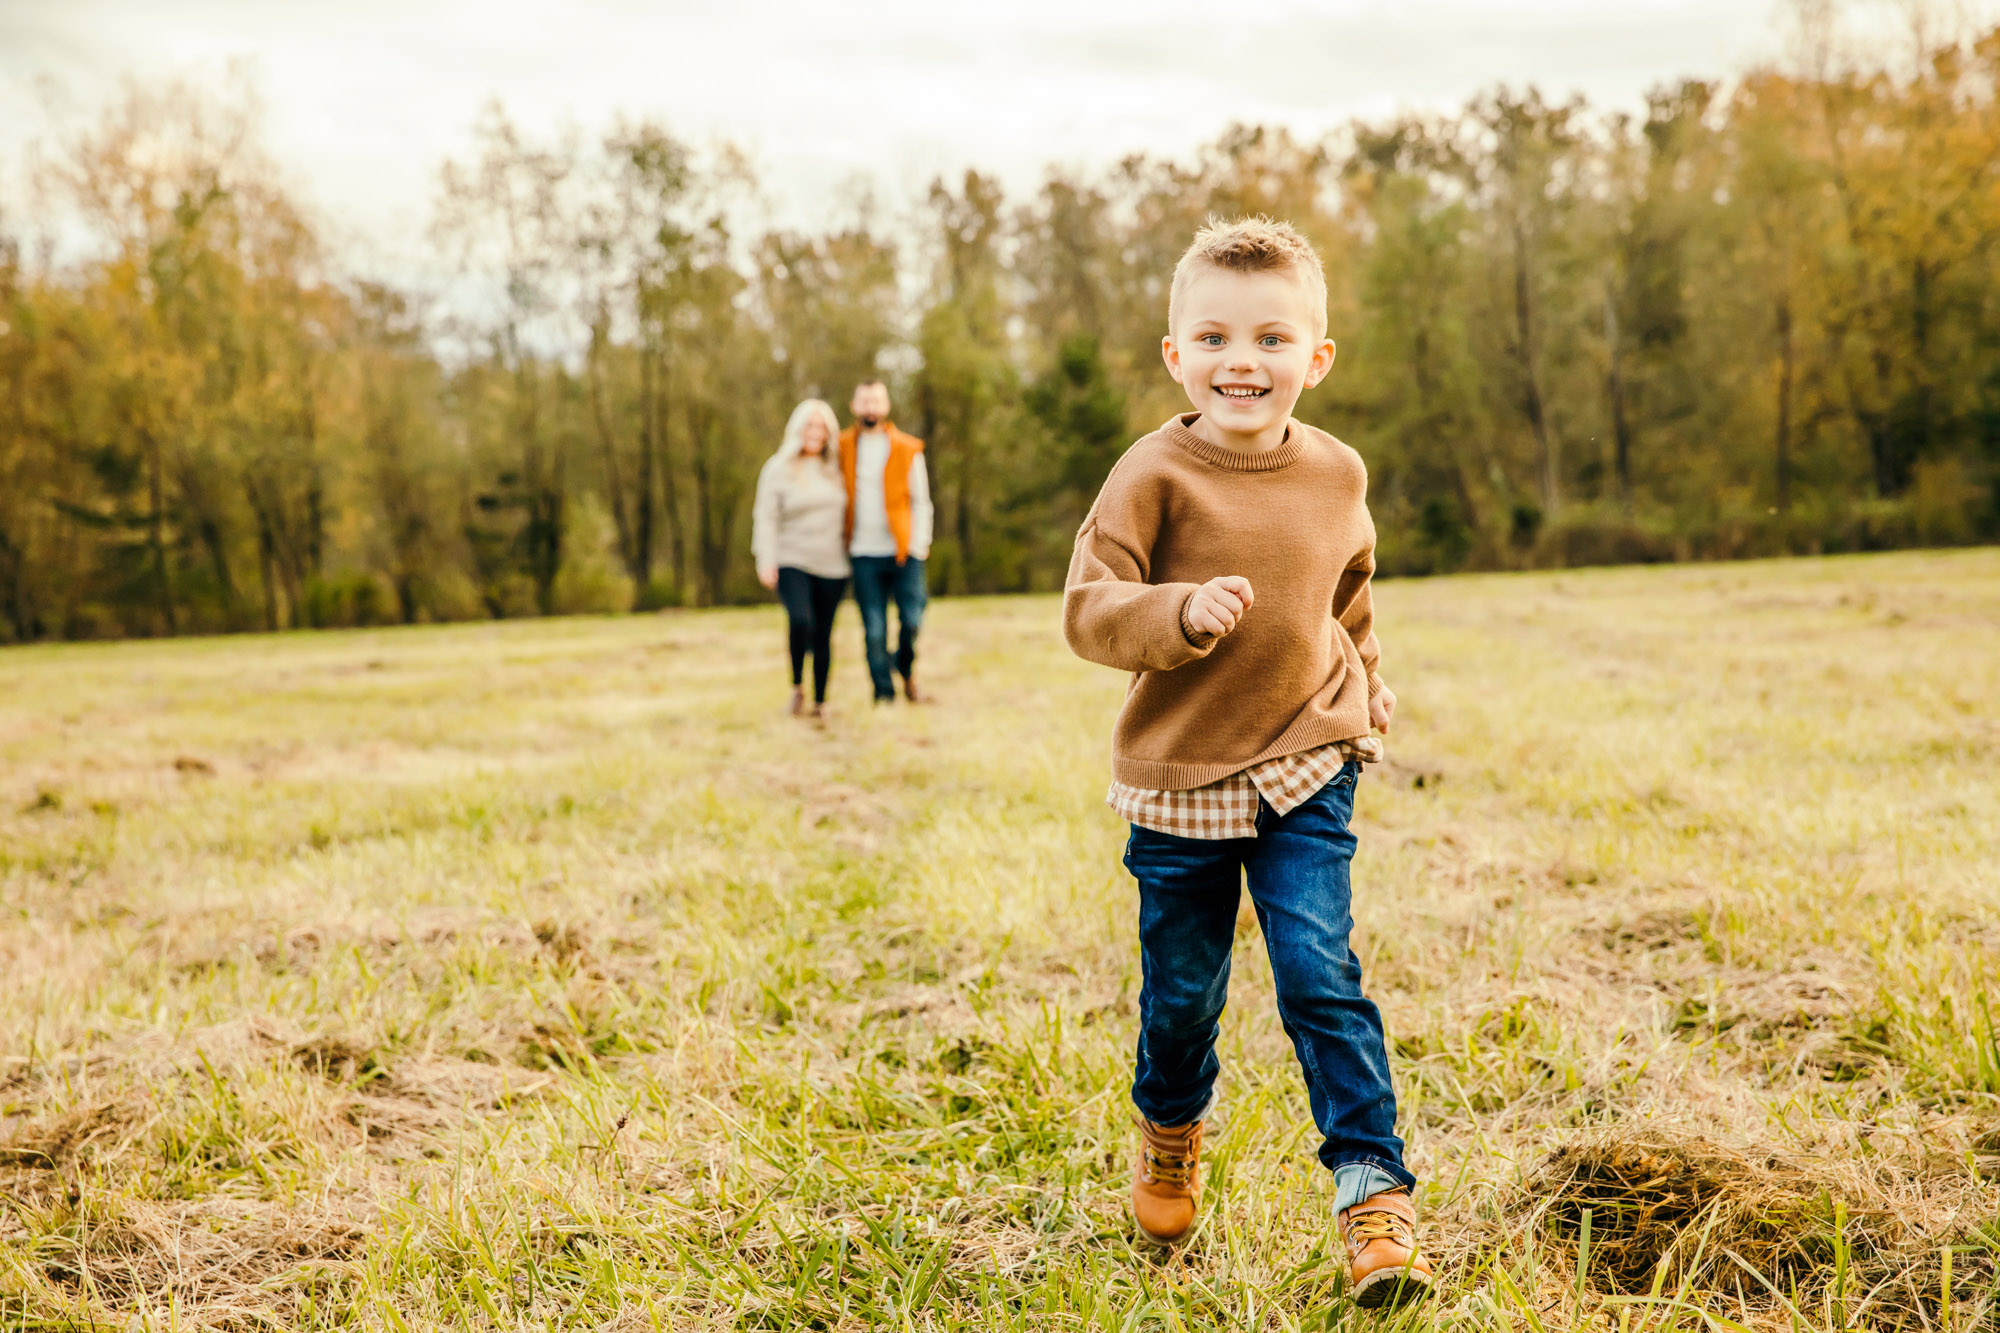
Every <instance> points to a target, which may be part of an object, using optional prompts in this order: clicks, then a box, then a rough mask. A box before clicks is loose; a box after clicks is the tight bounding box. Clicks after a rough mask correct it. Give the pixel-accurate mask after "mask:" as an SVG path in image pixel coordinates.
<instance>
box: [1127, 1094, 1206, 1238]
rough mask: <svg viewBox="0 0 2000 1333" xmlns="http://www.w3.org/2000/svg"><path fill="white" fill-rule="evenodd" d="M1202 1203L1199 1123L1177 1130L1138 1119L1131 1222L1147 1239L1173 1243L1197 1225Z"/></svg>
mask: <svg viewBox="0 0 2000 1333" xmlns="http://www.w3.org/2000/svg"><path fill="white" fill-rule="evenodd" d="M1200 1202H1201V1121H1199V1120H1195V1121H1192V1122H1190V1123H1188V1124H1185V1125H1180V1126H1178V1127H1175V1128H1172V1129H1170V1128H1168V1127H1167V1126H1165V1125H1156V1124H1154V1123H1153V1122H1152V1121H1150V1120H1148V1119H1146V1118H1145V1117H1144V1116H1141V1117H1140V1118H1139V1161H1138V1164H1137V1165H1136V1166H1135V1167H1134V1168H1133V1170H1132V1218H1133V1220H1134V1221H1136V1222H1137V1223H1138V1224H1139V1230H1140V1231H1142V1232H1144V1233H1145V1234H1146V1238H1147V1239H1148V1240H1155V1241H1158V1242H1159V1243H1160V1244H1162V1245H1171V1244H1173V1243H1174V1242H1175V1241H1177V1240H1179V1239H1180V1238H1181V1237H1183V1236H1185V1235H1187V1233H1188V1228H1189V1227H1192V1226H1193V1225H1194V1210H1195V1207H1196V1206H1197V1205H1198V1204H1200Z"/></svg>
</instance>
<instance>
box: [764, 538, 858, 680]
mask: <svg viewBox="0 0 2000 1333" xmlns="http://www.w3.org/2000/svg"><path fill="white" fill-rule="evenodd" d="M846 591H847V580H846V579H823V578H821V577H819V575H817V574H808V573H806V572H805V571H804V570H803V569H794V568H792V567H791V566H790V565H782V566H780V567H779V569H778V600H779V601H781V602H783V603H784V604H785V618H786V619H787V620H788V621H789V622H790V623H791V630H790V637H791V649H792V684H793V685H794V686H796V685H798V684H799V683H800V682H801V681H803V680H804V679H805V671H806V652H807V651H808V650H810V651H811V652H812V659H813V702H814V703H816V704H823V703H825V702H826V673H827V672H828V671H830V670H831V669H832V668H833V616H834V613H835V612H836V611H838V610H840V597H841V594H842V593H844V592H846Z"/></svg>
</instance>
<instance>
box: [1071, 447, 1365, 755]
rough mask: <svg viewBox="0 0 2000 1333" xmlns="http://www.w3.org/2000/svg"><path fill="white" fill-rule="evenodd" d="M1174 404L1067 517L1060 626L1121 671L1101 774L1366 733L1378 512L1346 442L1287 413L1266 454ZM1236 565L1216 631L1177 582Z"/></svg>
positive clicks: (1089, 654)
mask: <svg viewBox="0 0 2000 1333" xmlns="http://www.w3.org/2000/svg"><path fill="white" fill-rule="evenodd" d="M1192 419H1193V418H1192V417H1189V418H1185V419H1184V418H1176V419H1174V420H1172V421H1169V422H1167V423H1166V425H1164V426H1162V427H1161V428H1160V429H1159V430H1156V431H1154V432H1153V433H1152V434H1151V435H1148V436H1146V437H1145V438H1143V439H1141V440H1140V441H1139V442H1138V443H1136V444H1134V445H1133V446H1132V447H1131V448H1130V449H1128V450H1126V452H1125V455H1124V457H1122V458H1121V459H1119V460H1118V465H1117V466H1116V467H1114V468H1112V469H1111V475H1110V476H1109V477H1107V478H1106V479H1105V482H1104V488H1103V489H1102V490H1101V491H1099V492H1098V496H1097V501H1096V503H1095V504H1093V505H1092V506H1091V508H1090V513H1089V515H1088V516H1086V517H1085V519H1084V521H1083V527H1082V529H1081V530H1080V531H1078V533H1077V535H1076V548H1075V551H1074V553H1073V554H1072V555H1071V557H1070V566H1069V580H1068V584H1067V587H1066V589H1065V591H1064V594H1063V635H1064V637H1065V638H1066V639H1068V641H1069V646H1070V647H1071V649H1073V650H1074V651H1075V652H1076V654H1077V655H1078V656H1080V657H1083V658H1086V659H1088V660H1090V661H1092V662H1098V663H1102V664H1103V665H1105V666H1109V667H1115V668H1117V669H1119V670H1121V671H1130V672H1133V673H1134V676H1133V679H1132V684H1131V688H1130V690H1129V691H1128V692H1127V694H1126V696H1125V706H1124V708H1123V709H1122V710H1120V712H1119V714H1118V722H1117V725H1116V726H1115V727H1114V728H1113V730H1112V738H1111V773H1112V777H1113V778H1115V779H1116V780H1117V781H1119V782H1122V783H1127V784H1129V785H1131V786H1134V787H1148V788H1153V789H1155V790H1161V791H1182V790H1186V789H1188V788H1191V787H1200V786H1204V785H1206V784H1208V783H1210V782H1214V781H1216V780H1217V779H1220V778H1225V777H1228V776H1229V775H1230V774H1231V773H1236V772H1240V771H1242V770H1243V769H1245V768H1248V767H1250V766H1251V765H1252V764H1257V763H1261V762H1263V761H1264V760H1266V759H1274V758H1276V757H1278V756H1280V755H1286V754H1293V753H1296V752H1298V751H1301V750H1310V749H1312V748H1314V747H1315V746H1320V745H1326V744H1328V743H1330V742H1333V741H1341V740H1348V739H1351V738H1353V737H1356V736H1366V735H1367V734H1368V727H1369V724H1368V700H1369V698H1370V697H1371V696H1372V695H1374V694H1375V693H1376V692H1377V691H1379V690H1380V689H1381V688H1382V681H1381V678H1380V676H1378V675H1377V674H1376V666H1377V662H1378V659H1379V655H1380V650H1379V648H1378V646H1377V644H1376V642H1375V628H1374V604H1373V601H1372V599H1371V597H1370V595H1369V589H1368V580H1369V576H1370V575H1371V574H1373V573H1374V570H1375V525H1374V523H1373V521H1371V520H1370V518H1369V517H1368V505H1367V491H1368V474H1367V471H1366V469H1365V468H1364V467H1363V465H1362V462H1361V456H1360V455H1359V454H1357V453H1355V452H1354V451H1353V450H1352V449H1350V448H1348V447H1347V446H1346V445H1344V444H1342V443H1341V442H1340V441H1339V440H1336V439H1334V438H1333V437H1332V436H1331V435H1328V434H1327V433H1326V432H1325V431H1321V430H1315V429H1314V428H1312V427H1311V426H1305V425H1301V424H1300V423H1299V422H1297V421H1294V422H1292V423H1291V425H1290V428H1289V430H1288V432H1287V434H1286V437H1285V441H1284V443H1283V444H1281V445H1279V446H1278V447H1277V448H1276V449H1274V450H1271V451H1270V452H1269V453H1263V454H1245V453H1239V452H1237V451H1235V450H1232V449H1225V448H1221V447H1219V446H1217V445H1213V444H1210V443H1209V442H1208V441H1206V440H1204V439H1202V438H1201V437H1200V436H1199V435H1196V434H1195V433H1194V432H1193V431H1191V430H1189V429H1188V428H1187V424H1186V423H1187V422H1188V421H1191V420H1192ZM1224 574H1240V575H1242V576H1243V577H1245V578H1247V579H1249V580H1250V586H1251V587H1252V589H1253V590H1254V591H1255V594H1256V600H1255V604H1254V605H1253V606H1252V607H1251V608H1250V610H1249V611H1247V612H1245V613H1244V615H1243V618H1242V619H1241V620H1240V621H1239V622H1238V623H1237V626H1236V628H1235V630H1234V631H1233V632H1231V633H1230V634H1227V635H1225V636H1223V637H1222V638H1220V639H1217V638H1215V637H1213V636H1211V635H1203V634H1197V633H1194V632H1193V631H1191V630H1189V629H1188V627H1187V624H1186V621H1185V620H1184V619H1183V612H1184V610H1185V608H1186V606H1187V601H1188V598H1189V597H1191V596H1192V595H1193V594H1194V590H1195V589H1196V588H1197V587H1199V586H1200V585H1201V584H1203V583H1205V582H1207V581H1208V580H1209V579H1212V578H1216V577H1218V576H1220V575H1224Z"/></svg>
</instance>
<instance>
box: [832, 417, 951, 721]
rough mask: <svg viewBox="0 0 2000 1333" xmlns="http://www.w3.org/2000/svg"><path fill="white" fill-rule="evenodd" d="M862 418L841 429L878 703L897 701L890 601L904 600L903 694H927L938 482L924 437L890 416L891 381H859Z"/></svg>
mask: <svg viewBox="0 0 2000 1333" xmlns="http://www.w3.org/2000/svg"><path fill="white" fill-rule="evenodd" d="M848 408H849V410H850V411H851V412H853V414H854V424H853V425H851V426H849V427H848V428H847V429H846V430H845V431H843V432H841V436H840V446H841V447H840V466H841V470H842V472H843V473H844V474H845V475H846V478H847V542H848V545H847V551H848V556H849V558H850V560H851V562H852V564H853V566H854V600H855V602H856V603H857V604H859V606H860V607H861V632H862V636H863V638H864V639H865V641H866V643H867V646H868V674H869V676H870V677H871V678H872V679H873V680H874V683H875V702H876V703H878V704H880V703H894V702H895V699H896V686H895V682H894V680H893V679H892V678H891V676H890V667H891V665H892V661H891V659H890V656H889V602H890V600H891V599H892V598H893V599H894V601H895V603H896V656H895V658H894V660H893V666H894V668H895V674H896V675H898V676H901V677H902V678H903V697H904V698H905V699H908V700H909V701H910V702H911V703H916V702H918V701H919V699H920V698H921V696H920V695H919V694H918V693H917V682H916V679H915V674H914V673H915V670H916V664H917V631H918V630H919V629H921V628H922V627H923V623H924V600H925V598H924V558H925V557H926V556H928V555H929V554H930V552H931V485H930V478H929V476H928V475H927V474H926V473H925V471H924V442H923V441H922V440H920V439H918V438H917V437H916V436H914V435H905V434H904V433H903V432H902V431H899V430H897V429H896V427H895V424H894V423H893V422H891V421H890V420H889V386H888V385H886V384H884V383H883V382H882V381H881V380H869V381H866V382H864V383H861V384H857V385H855V386H854V400H853V401H852V402H850V403H849V404H848Z"/></svg>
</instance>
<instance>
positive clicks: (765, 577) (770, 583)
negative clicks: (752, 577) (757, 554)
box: [757, 569, 778, 588]
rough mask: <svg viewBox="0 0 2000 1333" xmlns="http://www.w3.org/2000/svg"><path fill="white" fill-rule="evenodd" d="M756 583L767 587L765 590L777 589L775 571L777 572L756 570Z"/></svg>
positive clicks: (776, 573)
mask: <svg viewBox="0 0 2000 1333" xmlns="http://www.w3.org/2000/svg"><path fill="white" fill-rule="evenodd" d="M757 582H759V583H761V584H763V585H764V586H765V587H767V588H775V587H777V586H778V571H777V570H775V569H760V570H758V571H757Z"/></svg>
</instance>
